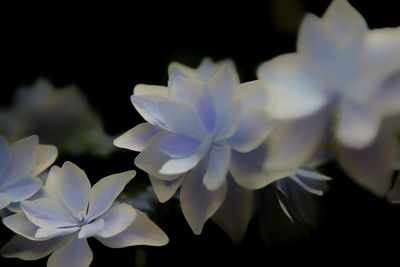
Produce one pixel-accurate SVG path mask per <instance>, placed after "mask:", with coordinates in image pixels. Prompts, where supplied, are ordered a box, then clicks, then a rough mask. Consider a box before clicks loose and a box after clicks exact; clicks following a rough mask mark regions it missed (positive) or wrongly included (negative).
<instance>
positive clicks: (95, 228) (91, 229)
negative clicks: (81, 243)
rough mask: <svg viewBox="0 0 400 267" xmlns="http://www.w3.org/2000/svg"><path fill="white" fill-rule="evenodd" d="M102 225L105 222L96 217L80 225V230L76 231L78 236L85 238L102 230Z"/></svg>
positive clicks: (103, 225)
mask: <svg viewBox="0 0 400 267" xmlns="http://www.w3.org/2000/svg"><path fill="white" fill-rule="evenodd" d="M104 227H105V223H104V220H103V219H98V220H95V221H93V222H91V223H88V224H85V225H84V226H82V227H81V230H80V231H79V233H78V238H79V239H86V238H89V237H92V236H95V235H97V234H98V233H100V232H101V231H103V230H104Z"/></svg>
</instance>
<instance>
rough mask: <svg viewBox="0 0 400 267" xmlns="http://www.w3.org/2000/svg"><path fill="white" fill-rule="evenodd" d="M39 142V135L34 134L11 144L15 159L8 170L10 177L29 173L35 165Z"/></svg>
mask: <svg viewBox="0 0 400 267" xmlns="http://www.w3.org/2000/svg"><path fill="white" fill-rule="evenodd" d="M38 143H39V140H38V137H37V136H36V135H32V136H30V137H27V138H24V139H21V140H19V141H17V142H15V143H13V144H12V145H11V146H10V150H11V153H12V154H13V159H14V161H13V163H12V165H11V166H10V169H9V170H8V172H7V176H8V177H10V178H14V177H18V176H26V175H29V173H30V172H31V170H32V168H33V165H34V159H35V152H36V147H37V145H38Z"/></svg>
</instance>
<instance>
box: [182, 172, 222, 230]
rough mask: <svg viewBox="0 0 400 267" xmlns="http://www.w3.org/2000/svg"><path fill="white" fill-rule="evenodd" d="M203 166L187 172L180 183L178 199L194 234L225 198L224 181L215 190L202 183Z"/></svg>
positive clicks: (201, 227) (201, 228)
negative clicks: (210, 189)
mask: <svg viewBox="0 0 400 267" xmlns="http://www.w3.org/2000/svg"><path fill="white" fill-rule="evenodd" d="M204 173H205V166H201V165H200V166H198V167H197V168H195V169H193V170H192V171H191V172H190V173H188V174H187V176H186V178H185V180H184V181H183V183H182V188H181V191H180V201H181V206H182V212H183V215H184V216H185V218H186V221H187V222H188V224H189V226H190V228H192V231H193V233H195V234H196V235H199V234H201V231H202V230H203V226H204V224H205V222H206V221H207V220H208V219H209V218H210V217H211V216H213V215H214V213H215V212H216V211H217V210H218V209H219V207H220V206H221V204H222V202H223V201H224V199H225V196H226V191H227V185H226V182H225V183H224V184H223V185H222V186H221V187H220V188H219V189H218V190H215V191H209V190H208V189H207V188H206V187H205V186H204V184H203V176H204Z"/></svg>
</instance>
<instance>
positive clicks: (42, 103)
mask: <svg viewBox="0 0 400 267" xmlns="http://www.w3.org/2000/svg"><path fill="white" fill-rule="evenodd" d="M0 134H3V135H4V136H6V137H7V139H8V140H16V139H19V138H21V137H22V136H27V135H31V134H37V135H39V137H40V140H42V141H44V142H46V143H49V144H54V145H57V147H58V148H59V149H61V150H63V151H68V152H70V153H72V154H76V155H78V154H81V153H92V154H95V155H107V154H108V153H109V152H110V151H111V150H112V148H113V146H112V140H111V137H109V136H108V135H107V134H106V133H105V132H104V129H103V125H102V121H101V119H100V117H99V116H98V114H97V113H96V112H95V111H94V110H93V109H92V108H91V107H90V105H89V104H88V102H87V101H86V99H85V96H84V94H83V93H82V92H81V90H80V89H79V88H78V87H76V86H74V85H69V86H66V87H63V88H55V87H54V86H53V85H52V84H51V83H50V82H49V81H47V80H45V79H38V80H37V81H36V83H35V84H33V85H32V86H30V87H22V88H18V90H17V91H16V93H15V96H14V105H13V106H12V107H11V108H9V109H6V110H2V111H1V112H0Z"/></svg>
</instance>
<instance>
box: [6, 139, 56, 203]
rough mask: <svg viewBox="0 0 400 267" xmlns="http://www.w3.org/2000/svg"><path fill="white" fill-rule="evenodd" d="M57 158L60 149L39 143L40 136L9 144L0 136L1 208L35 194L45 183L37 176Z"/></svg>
mask: <svg viewBox="0 0 400 267" xmlns="http://www.w3.org/2000/svg"><path fill="white" fill-rule="evenodd" d="M56 157H57V148H56V147H54V146H50V145H39V141H38V137H37V136H30V137H27V138H24V139H21V140H19V141H17V142H15V143H13V144H12V145H10V146H8V145H7V143H6V141H5V139H4V138H3V137H2V136H0V210H1V209H3V208H5V207H7V206H8V205H10V204H11V203H17V202H20V201H22V200H25V199H27V198H29V197H30V196H32V195H33V194H34V193H36V192H37V191H38V190H39V189H40V188H41V187H42V182H41V180H40V179H39V178H37V177H36V176H37V175H39V174H40V173H41V172H43V171H44V170H45V169H47V168H48V167H49V166H50V165H51V164H52V163H53V162H54V160H55V159H56Z"/></svg>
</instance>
